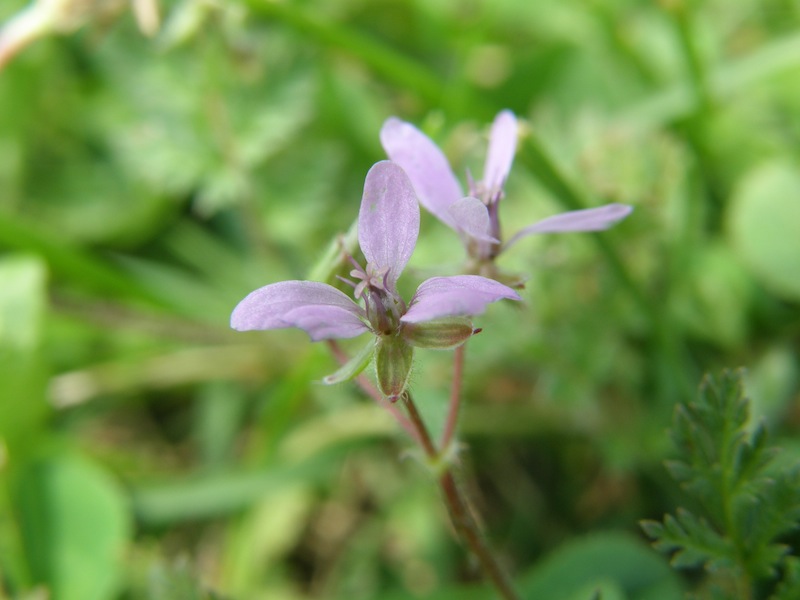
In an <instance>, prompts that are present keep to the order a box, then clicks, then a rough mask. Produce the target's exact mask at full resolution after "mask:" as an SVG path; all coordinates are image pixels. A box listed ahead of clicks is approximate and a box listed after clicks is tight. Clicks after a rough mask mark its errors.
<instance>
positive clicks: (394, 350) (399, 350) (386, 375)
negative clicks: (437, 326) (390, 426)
mask: <svg viewBox="0 0 800 600" xmlns="http://www.w3.org/2000/svg"><path fill="white" fill-rule="evenodd" d="M413 358H414V348H412V347H411V346H409V345H408V344H407V343H406V342H405V341H403V339H402V338H399V337H395V336H384V337H381V338H380V339H378V344H377V348H376V350H375V372H376V373H377V376H378V387H379V388H380V390H381V393H382V394H383V395H384V396H386V398H388V399H389V400H391V401H392V402H395V401H396V400H397V399H398V398H400V396H402V394H403V392H404V391H405V389H406V386H407V385H408V379H409V377H410V375H411V362H412V360H413Z"/></svg>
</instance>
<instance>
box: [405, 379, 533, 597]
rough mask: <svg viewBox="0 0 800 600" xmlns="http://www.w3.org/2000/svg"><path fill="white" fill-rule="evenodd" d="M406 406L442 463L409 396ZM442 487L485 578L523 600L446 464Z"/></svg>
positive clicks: (423, 441) (431, 455) (428, 450)
mask: <svg viewBox="0 0 800 600" xmlns="http://www.w3.org/2000/svg"><path fill="white" fill-rule="evenodd" d="M403 402H404V403H405V405H406V409H407V410H408V415H409V418H410V419H411V423H412V425H413V426H414V428H415V429H416V430H417V432H418V436H417V437H418V439H419V440H420V445H421V446H422V449H423V450H424V451H425V455H426V457H427V458H428V460H430V461H431V462H433V463H434V464H436V463H438V462H439V460H440V458H441V457H440V454H439V452H438V451H437V450H436V446H434V444H433V440H432V439H431V436H430V434H429V433H428V428H427V427H426V426H425V422H424V421H423V420H422V416H421V415H420V414H419V411H418V410H417V407H416V405H415V404H414V401H413V400H412V398H411V395H410V394H408V393H407V392H406V393H405V394H404V395H403ZM439 487H440V488H441V490H442V493H443V495H444V500H445V504H446V505H447V510H448V512H449V513H450V520H451V521H452V522H453V526H454V527H455V529H456V532H457V533H458V535H459V537H460V538H461V540H462V542H464V543H465V544H466V545H467V546H468V547H469V549H470V550H471V551H472V553H473V554H474V555H475V557H476V558H477V559H478V562H479V563H480V565H481V570H482V571H483V573H484V575H485V576H486V577H487V578H488V579H489V581H490V582H491V583H492V585H494V587H495V588H496V590H497V592H498V593H499V594H500V597H501V598H503V599H504V600H520V596H519V595H518V594H517V592H516V591H515V590H514V587H513V585H512V583H511V578H510V577H509V576H508V574H507V573H506V572H505V569H503V567H502V566H501V565H500V563H499V562H498V560H497V558H496V556H495V553H494V551H493V550H492V548H491V546H489V542H488V540H487V539H486V538H485V536H484V535H483V533H482V532H481V530H480V528H479V527H478V524H477V522H476V520H475V517H474V516H473V513H472V509H471V508H470V506H469V504H468V502H467V499H466V497H465V495H464V492H463V490H461V489H460V488H459V486H458V484H457V483H456V480H455V477H454V476H453V471H452V467H451V466H450V465H448V464H446V463H445V464H444V465H443V466H442V471H441V474H440V475H439Z"/></svg>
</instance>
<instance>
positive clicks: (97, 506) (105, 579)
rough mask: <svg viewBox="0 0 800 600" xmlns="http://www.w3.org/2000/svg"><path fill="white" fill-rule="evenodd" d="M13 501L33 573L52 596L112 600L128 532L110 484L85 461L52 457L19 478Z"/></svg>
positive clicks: (126, 520)
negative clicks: (107, 599)
mask: <svg viewBox="0 0 800 600" xmlns="http://www.w3.org/2000/svg"><path fill="white" fill-rule="evenodd" d="M15 500H16V507H17V513H18V515H19V524H20V529H21V531H22V537H23V541H24V546H25V555H26V558H27V560H28V563H29V566H30V569H31V573H32V574H33V577H34V579H35V580H36V581H38V582H41V583H42V584H45V585H46V586H47V587H48V588H49V589H50V592H51V597H52V598H57V599H58V600H103V599H106V598H110V597H112V595H113V594H114V593H115V591H116V590H117V589H118V588H119V585H120V583H121V577H122V566H123V562H122V561H123V558H124V556H123V553H124V551H125V547H126V542H127V540H128V537H129V533H130V521H129V515H128V512H127V510H126V507H125V500H124V497H123V495H122V492H121V490H120V489H119V488H118V486H117V485H116V483H115V482H114V480H113V479H111V478H110V477H109V476H108V474H107V473H106V472H105V471H103V470H102V469H101V468H100V467H98V466H97V465H95V464H94V463H92V462H90V461H88V460H86V459H85V458H81V457H79V456H77V455H61V456H50V457H47V458H44V459H40V460H37V461H36V462H34V463H32V464H30V465H29V466H28V468H27V469H26V470H25V471H23V472H22V473H20V476H19V479H18V480H17V482H16V486H15Z"/></svg>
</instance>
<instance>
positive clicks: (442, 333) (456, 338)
mask: <svg viewBox="0 0 800 600" xmlns="http://www.w3.org/2000/svg"><path fill="white" fill-rule="evenodd" d="M472 333H473V329H472V321H471V320H470V319H468V318H467V317H447V318H444V319H436V320H435V321H425V322H424V323H403V327H402V329H401V330H400V335H401V336H402V337H403V339H404V340H405V341H406V342H407V343H408V344H411V345H412V346H416V347H417V348H432V349H436V350H450V349H451V348H456V347H457V346H460V345H461V344H463V343H464V342H466V341H467V340H468V339H469V338H470V337H472Z"/></svg>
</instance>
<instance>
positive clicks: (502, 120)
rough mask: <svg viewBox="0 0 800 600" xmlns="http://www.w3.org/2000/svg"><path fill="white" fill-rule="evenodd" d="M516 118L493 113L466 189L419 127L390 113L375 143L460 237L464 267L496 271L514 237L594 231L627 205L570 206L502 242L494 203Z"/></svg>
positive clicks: (627, 208)
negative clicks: (479, 175)
mask: <svg viewBox="0 0 800 600" xmlns="http://www.w3.org/2000/svg"><path fill="white" fill-rule="evenodd" d="M517 130H518V127H517V119H516V118H515V117H514V115H513V113H511V111H508V110H504V111H502V112H500V114H498V115H497V117H496V118H495V120H494V123H493V124H492V129H491V133H490V135H489V150H488V152H487V154H486V163H485V166H484V170H483V179H482V180H479V181H475V180H473V178H472V177H471V176H470V175H469V173H467V182H468V188H469V193H468V194H466V195H465V194H464V192H463V190H462V188H461V184H460V183H459V182H458V179H456V176H455V175H454V174H453V170H452V169H451V167H450V163H449V162H448V161H447V158H445V156H444V154H443V153H442V151H441V150H440V149H439V147H438V146H436V144H434V143H433V141H431V139H430V138H428V137H427V136H426V135H425V134H424V133H422V132H421V131H420V130H419V129H417V128H416V127H414V126H413V125H411V124H410V123H406V122H405V121H401V120H400V119H398V118H396V117H391V118H389V119H387V120H386V122H385V123H384V125H383V128H382V129H381V134H380V137H381V143H382V144H383V148H384V150H385V151H386V154H387V155H388V157H389V158H390V159H391V160H393V161H394V162H396V163H397V164H399V165H400V166H401V167H402V168H403V169H404V170H405V172H406V173H407V174H408V176H409V178H410V179H411V183H412V184H413V185H414V189H415V190H416V192H417V195H418V196H419V201H420V203H421V204H422V205H423V206H424V207H425V208H426V209H427V210H428V211H430V212H431V214H433V215H434V216H435V217H436V218H438V219H439V220H440V221H441V222H442V223H444V224H445V225H447V226H448V227H450V228H452V229H454V230H455V231H457V232H458V233H459V235H460V236H461V239H462V241H463V242H464V245H465V247H466V250H467V254H468V256H469V258H470V270H471V271H473V272H478V273H487V274H490V275H491V276H493V277H496V276H497V271H496V270H495V267H494V261H495V259H496V258H497V257H498V255H499V254H500V253H501V252H503V251H505V250H507V249H508V248H510V247H511V246H512V245H514V244H516V243H517V242H518V241H519V240H520V239H522V238H524V237H526V236H529V235H533V234H537V233H560V232H569V231H600V230H603V229H608V228H609V227H610V226H611V225H613V224H614V223H616V222H617V221H619V220H621V219H623V218H625V217H626V216H628V215H629V214H630V212H631V210H633V209H632V208H631V207H630V206H626V205H624V204H616V203H614V204H607V205H605V206H600V207H597V208H589V209H584V210H575V211H570V212H566V213H562V214H560V215H555V216H553V217H549V218H547V219H544V220H542V221H538V222H536V223H533V224H532V225H528V226H527V227H523V228H522V229H521V230H519V231H518V232H516V233H515V234H514V235H513V236H512V237H511V238H509V239H508V241H506V242H503V241H502V239H503V238H502V235H501V230H500V217H499V214H498V208H499V205H500V200H502V198H503V196H504V195H505V194H504V191H503V188H504V185H505V181H506V178H507V177H508V173H509V171H510V170H511V165H512V163H513V161H514V153H515V152H516V146H517V136H518V131H517Z"/></svg>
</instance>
